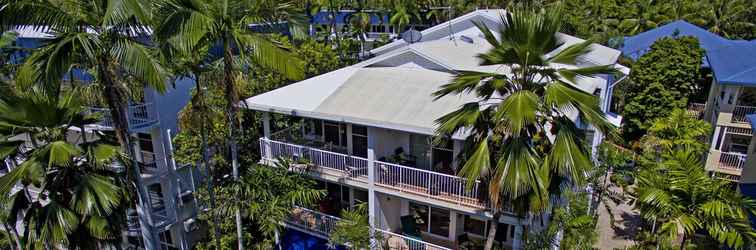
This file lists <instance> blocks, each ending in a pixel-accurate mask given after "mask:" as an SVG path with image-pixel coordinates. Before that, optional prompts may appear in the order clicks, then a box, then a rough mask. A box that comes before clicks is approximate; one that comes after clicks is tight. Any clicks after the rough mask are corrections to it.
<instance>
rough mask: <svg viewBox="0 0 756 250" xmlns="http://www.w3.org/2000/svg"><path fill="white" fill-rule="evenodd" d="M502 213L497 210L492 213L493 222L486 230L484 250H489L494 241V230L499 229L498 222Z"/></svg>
mask: <svg viewBox="0 0 756 250" xmlns="http://www.w3.org/2000/svg"><path fill="white" fill-rule="evenodd" d="M501 216H502V213H501V212H499V211H498V210H495V211H494V214H493V221H492V222H491V229H489V230H488V236H487V237H486V246H485V248H484V249H485V250H491V249H492V248H493V243H494V241H495V240H496V230H498V229H499V220H501Z"/></svg>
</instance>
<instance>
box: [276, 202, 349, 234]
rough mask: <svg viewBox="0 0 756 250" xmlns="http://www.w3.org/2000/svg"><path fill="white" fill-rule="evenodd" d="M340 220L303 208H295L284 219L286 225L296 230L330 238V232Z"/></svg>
mask: <svg viewBox="0 0 756 250" xmlns="http://www.w3.org/2000/svg"><path fill="white" fill-rule="evenodd" d="M340 220H341V218H339V217H336V216H331V215H327V214H324V213H321V212H318V211H313V210H310V209H307V208H303V207H295V208H294V209H293V210H292V211H291V215H289V217H288V218H287V219H286V221H285V222H286V224H288V225H289V226H294V227H296V228H299V229H302V230H307V231H309V232H311V233H317V234H319V235H321V236H323V237H326V238H327V237H329V236H331V231H333V229H334V228H335V227H336V223H337V222H338V221H340Z"/></svg>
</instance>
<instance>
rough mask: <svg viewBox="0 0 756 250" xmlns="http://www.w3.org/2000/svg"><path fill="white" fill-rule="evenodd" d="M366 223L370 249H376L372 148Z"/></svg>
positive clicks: (369, 158) (373, 158) (369, 156)
mask: <svg viewBox="0 0 756 250" xmlns="http://www.w3.org/2000/svg"><path fill="white" fill-rule="evenodd" d="M367 159H368V163H367V164H368V165H367V167H368V222H369V223H370V249H376V244H377V242H376V240H375V224H376V223H375V220H376V219H377V218H376V206H377V205H378V204H377V203H376V200H377V199H376V197H375V152H373V149H372V148H369V149H368V152H367Z"/></svg>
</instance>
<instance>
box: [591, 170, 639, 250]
mask: <svg viewBox="0 0 756 250" xmlns="http://www.w3.org/2000/svg"><path fill="white" fill-rule="evenodd" d="M609 185H610V186H611V187H610V188H609V189H610V190H611V191H612V192H621V191H622V189H621V188H620V187H617V186H614V185H612V184H609ZM607 203H608V207H609V208H610V210H611V211H609V210H607V206H605V205H604V203H603V202H602V203H601V204H599V207H598V212H599V217H598V225H597V230H598V231H599V240H598V242H597V243H596V246H595V247H596V248H598V249H610V250H611V249H615V248H619V249H625V248H627V247H629V246H632V245H633V243H634V242H633V240H632V239H633V238H634V237H635V231H636V227H637V225H638V224H639V221H640V218H639V217H638V213H637V212H636V211H633V209H632V207H631V206H630V205H627V204H625V203H624V202H620V204H615V203H614V202H612V201H608V202H607ZM610 212H611V214H613V215H614V223H612V218H611V216H610Z"/></svg>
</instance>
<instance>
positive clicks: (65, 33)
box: [0, 0, 165, 248]
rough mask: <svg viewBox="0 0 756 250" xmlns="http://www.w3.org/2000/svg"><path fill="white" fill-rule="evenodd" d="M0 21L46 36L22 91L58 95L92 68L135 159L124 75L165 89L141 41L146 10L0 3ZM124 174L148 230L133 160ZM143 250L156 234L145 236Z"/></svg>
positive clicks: (111, 1)
mask: <svg viewBox="0 0 756 250" xmlns="http://www.w3.org/2000/svg"><path fill="white" fill-rule="evenodd" d="M0 4H2V5H4V8H3V9H1V10H0V17H1V18H0V22H1V24H2V25H3V26H5V27H8V26H22V25H32V26H33V27H35V29H38V30H40V31H45V32H49V33H51V35H52V38H50V39H48V40H47V41H46V42H45V45H43V46H42V47H41V48H39V49H37V50H35V52H34V53H33V54H32V55H31V56H30V57H29V58H27V59H26V61H25V63H24V64H23V65H22V66H21V68H20V69H19V72H18V76H17V82H18V84H19V85H20V86H22V87H25V88H31V87H39V88H41V89H44V90H45V92H47V93H49V94H51V95H53V96H54V95H56V93H59V92H60V90H61V79H62V77H63V75H64V74H66V72H70V71H72V70H76V69H78V70H90V69H91V70H92V71H93V76H94V78H95V82H96V83H97V84H99V85H100V86H101V88H100V89H101V91H102V93H101V95H102V97H103V99H104V100H105V102H106V103H107V106H108V107H109V108H110V113H111V117H112V119H113V125H114V130H115V134H116V138H117V140H118V142H119V144H120V145H121V147H122V150H123V151H124V152H127V153H128V155H129V157H130V159H135V157H134V156H135V152H134V147H133V146H132V143H133V141H132V140H131V139H130V138H129V125H128V120H127V115H126V112H127V108H128V102H129V100H128V97H127V94H126V93H128V88H127V84H126V83H127V81H126V80H125V76H128V77H130V78H135V79H138V80H139V81H141V82H142V83H143V84H145V85H147V86H150V87H152V88H154V89H155V90H157V91H158V92H163V91H164V90H165V84H164V81H165V72H164V70H163V69H162V68H161V67H160V64H159V62H158V61H157V60H156V59H155V57H154V56H153V52H152V51H151V50H150V48H149V47H148V46H147V45H146V44H144V43H142V42H140V41H143V40H144V39H142V38H143V35H144V34H145V33H144V32H145V30H144V26H143V25H142V24H141V23H140V20H144V19H145V18H146V16H147V15H146V14H145V13H144V12H143V8H144V7H145V6H144V5H142V4H141V3H140V2H138V1H137V0H93V1H89V0H72V1H56V0H36V1H15V0H3V1H2V2H1V3H0ZM131 162H132V164H129V167H128V168H127V176H128V177H129V179H130V181H131V182H133V185H132V186H134V187H135V188H136V194H137V198H138V201H139V203H138V204H139V205H140V206H139V209H138V211H141V212H143V213H146V215H144V214H140V216H139V218H140V224H141V225H142V227H143V228H142V229H143V231H144V232H152V231H154V230H151V228H149V227H150V225H151V223H150V216H149V213H150V211H149V207H150V206H149V204H148V201H149V197H148V196H147V190H146V188H145V187H144V186H143V185H142V184H141V179H140V175H139V166H138V165H137V162H136V161H131ZM143 235H144V237H145V244H147V245H146V247H147V248H150V247H152V244H155V243H154V240H155V239H157V237H156V235H152V233H144V234H143Z"/></svg>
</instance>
